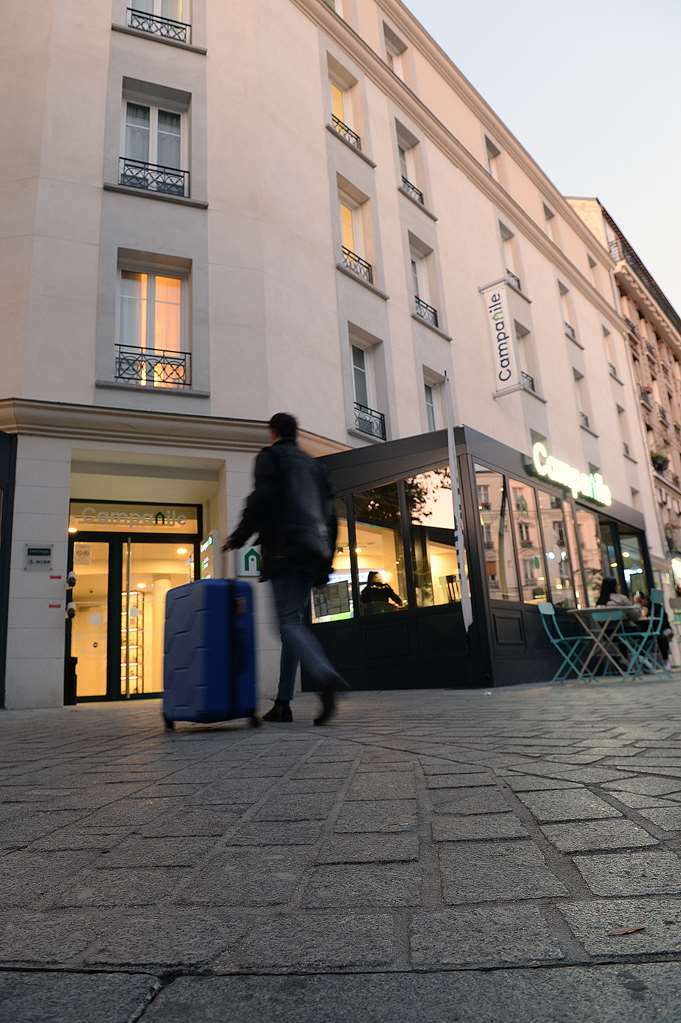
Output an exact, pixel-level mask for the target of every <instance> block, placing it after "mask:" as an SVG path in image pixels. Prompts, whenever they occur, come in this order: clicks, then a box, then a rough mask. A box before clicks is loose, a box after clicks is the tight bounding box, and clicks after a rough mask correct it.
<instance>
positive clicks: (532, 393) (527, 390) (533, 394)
mask: <svg viewBox="0 0 681 1023" xmlns="http://www.w3.org/2000/svg"><path fill="white" fill-rule="evenodd" d="M520 390H521V391H522V392H523V394H529V396H530V398H535V399H536V400H537V401H540V402H541V403H542V405H547V404H548V402H547V400H546V398H543V397H542V396H541V394H537V392H536V391H531V390H530V388H529V387H523V386H522V384H521V385H520Z"/></svg>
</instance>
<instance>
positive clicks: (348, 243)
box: [338, 189, 374, 284]
mask: <svg viewBox="0 0 681 1023" xmlns="http://www.w3.org/2000/svg"><path fill="white" fill-rule="evenodd" d="M366 201H368V200H365V202H360V201H358V199H357V198H354V197H353V196H351V195H349V194H348V192H346V191H344V190H343V189H339V192H338V213H339V219H340V237H341V265H342V266H343V267H344V268H345V269H346V270H350V271H351V272H352V273H353V274H355V275H356V276H357V277H361V278H362V280H363V281H365V282H366V283H367V284H373V283H374V271H373V267H372V265H371V263H369V262H367V259H366V258H365V256H366V253H367V238H366V230H365V226H366V222H365V216H364V212H365V211H364V209H363V207H364V206H365V205H366Z"/></svg>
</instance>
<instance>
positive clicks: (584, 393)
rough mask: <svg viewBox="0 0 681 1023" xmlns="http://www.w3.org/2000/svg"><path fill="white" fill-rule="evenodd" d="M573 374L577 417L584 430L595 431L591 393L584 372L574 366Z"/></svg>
mask: <svg viewBox="0 0 681 1023" xmlns="http://www.w3.org/2000/svg"><path fill="white" fill-rule="evenodd" d="M572 376H573V379H574V384H575V401H576V405H577V417H578V422H579V425H580V426H581V427H582V429H584V430H589V431H593V422H592V418H591V403H590V401H589V393H588V390H587V387H586V381H585V379H584V374H583V373H580V371H579V370H578V369H575V368H574V366H573V368H572Z"/></svg>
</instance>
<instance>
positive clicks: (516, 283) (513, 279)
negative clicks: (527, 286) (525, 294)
mask: <svg viewBox="0 0 681 1023" xmlns="http://www.w3.org/2000/svg"><path fill="white" fill-rule="evenodd" d="M506 280H507V281H508V283H509V284H511V285H513V287H514V288H517V290H518V291H522V290H523V287H522V284H521V283H520V278H519V277H518V274H514V273H513V271H512V270H509V269H508V267H506Z"/></svg>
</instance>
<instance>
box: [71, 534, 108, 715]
mask: <svg viewBox="0 0 681 1023" xmlns="http://www.w3.org/2000/svg"><path fill="white" fill-rule="evenodd" d="M73 570H74V572H75V574H76V585H75V586H74V588H73V596H72V599H73V602H74V603H75V605H76V614H75V617H74V619H73V621H72V623H71V655H72V656H73V657H75V658H77V664H76V673H77V679H78V682H77V687H76V698H77V699H82V698H83V697H87V696H106V695H107V647H108V644H107V630H108V618H109V612H108V605H109V544H108V543H99V542H97V543H90V542H89V541H87V542H84V541H77V542H76V543H74V545H73Z"/></svg>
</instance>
